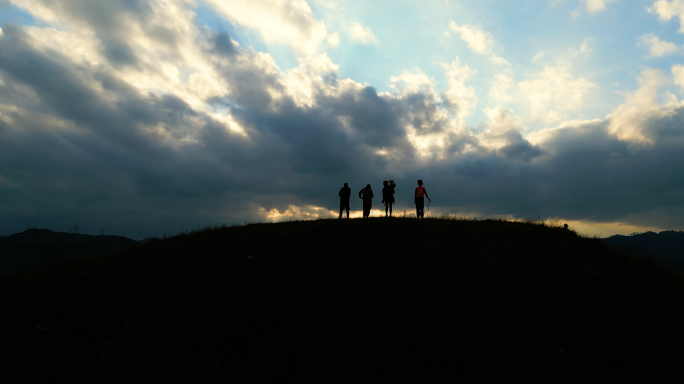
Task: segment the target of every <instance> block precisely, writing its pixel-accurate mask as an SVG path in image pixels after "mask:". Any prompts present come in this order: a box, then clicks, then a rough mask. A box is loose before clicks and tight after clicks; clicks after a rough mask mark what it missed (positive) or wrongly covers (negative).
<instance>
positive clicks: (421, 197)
mask: <svg viewBox="0 0 684 384" xmlns="http://www.w3.org/2000/svg"><path fill="white" fill-rule="evenodd" d="M426 197H427V198H428V201H430V202H432V199H430V196H428V193H427V190H425V187H423V180H418V187H416V191H415V192H414V193H413V204H415V205H416V217H417V218H419V219H422V218H424V217H425V198H426Z"/></svg>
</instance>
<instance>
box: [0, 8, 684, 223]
mask: <svg viewBox="0 0 684 384" xmlns="http://www.w3.org/2000/svg"><path fill="white" fill-rule="evenodd" d="M86 3H88V2H86V1H85V0H84V1H65V2H63V7H62V9H61V10H60V12H62V14H63V15H65V17H68V18H70V19H72V20H76V21H77V22H80V23H86V24H87V25H89V26H91V27H92V28H93V29H94V30H96V32H97V36H98V38H99V40H100V42H101V43H102V44H103V46H104V47H109V48H111V47H116V44H117V43H121V44H123V45H121V46H122V47H128V48H130V45H128V43H127V40H126V38H125V35H124V34H125V33H127V32H126V31H119V30H118V29H116V28H115V27H116V26H117V25H118V24H117V23H119V22H120V21H118V22H117V21H116V20H122V19H126V20H138V21H139V22H140V23H143V22H144V21H145V20H147V19H148V18H149V17H151V16H150V12H151V10H150V9H149V7H148V5H146V4H148V3H147V2H140V1H122V2H93V3H92V4H90V3H88V4H86ZM95 3H98V4H95ZM45 4H48V2H47V0H46V1H45ZM80 6H83V7H80ZM79 7H80V8H79ZM107 14H111V15H112V18H111V19H110V20H103V18H106V17H105V15H107ZM143 29H144V30H145V31H146V33H148V35H149V36H153V37H154V39H156V41H159V43H160V44H162V45H164V46H165V47H167V48H168V49H169V50H171V51H178V47H176V46H175V45H176V44H180V43H179V41H180V40H179V39H180V38H179V35H178V34H177V32H174V31H173V30H165V29H154V28H153V26H149V28H147V27H146V28H143ZM3 30H4V31H5V35H4V37H1V38H0V76H1V78H2V79H3V82H2V84H3V85H0V106H3V105H5V106H16V107H17V110H12V109H6V108H5V109H0V113H3V114H4V115H5V116H6V117H7V118H6V119H4V120H3V119H2V118H1V117H2V116H1V115H0V211H1V212H2V213H3V220H2V223H0V233H5V234H7V233H11V232H14V231H18V230H21V229H22V228H23V226H24V225H28V224H31V225H33V226H45V227H48V228H54V229H57V230H65V229H66V228H68V226H70V225H74V224H79V225H80V226H81V228H89V227H90V228H100V227H101V226H105V228H106V229H105V231H107V230H108V229H109V230H113V231H115V232H117V233H121V234H124V235H129V236H135V235H140V234H142V235H147V234H148V231H151V230H154V229H155V228H157V227H159V226H163V225H164V223H165V222H166V221H167V220H168V221H169V224H168V226H169V227H168V228H167V230H168V231H169V232H173V231H177V230H179V229H181V227H182V226H185V228H186V229H187V228H188V227H187V226H189V225H191V224H192V226H193V227H194V226H195V225H196V224H197V223H199V224H200V225H203V224H205V223H208V224H211V223H216V222H224V221H227V222H233V221H238V220H239V221H241V220H243V219H254V218H256V217H257V210H258V209H259V208H264V209H266V210H270V209H272V208H276V209H279V210H280V211H283V210H285V209H286V208H287V207H288V206H289V205H290V204H294V205H298V206H303V205H307V204H311V205H316V206H323V207H326V208H329V209H332V210H335V209H336V208H337V206H336V203H337V195H336V193H337V190H338V189H339V187H340V186H341V185H342V183H344V182H349V183H350V185H351V186H352V187H353V188H355V191H356V190H358V189H360V188H361V187H362V186H364V185H365V184H367V183H371V184H372V185H373V186H374V188H376V189H379V188H380V182H381V181H382V180H385V179H388V178H394V179H395V180H396V181H397V182H398V184H399V190H398V192H397V204H398V209H399V210H403V209H408V210H410V209H412V205H411V202H412V200H411V191H412V190H413V187H414V184H415V180H416V179H423V180H425V181H426V186H427V187H428V190H429V191H430V195H431V197H433V199H434V200H435V202H436V203H437V204H438V205H439V206H441V207H442V208H443V209H444V210H447V209H448V210H450V211H452V212H458V211H459V210H461V211H468V212H480V213H483V214H514V215H518V216H520V215H522V214H523V213H525V214H526V215H527V216H531V215H535V214H541V215H544V216H550V215H553V214H557V215H560V216H563V217H567V218H570V219H593V220H599V221H613V220H620V219H625V220H632V221H634V222H635V223H648V224H651V225H661V224H663V223H666V224H667V225H669V226H672V227H673V228H682V227H684V222H682V220H683V219H682V217H684V216H682V215H681V213H682V210H683V209H684V203H683V201H684V199H683V197H684V176H682V175H683V174H684V173H683V172H681V168H680V166H679V164H682V163H683V161H684V155H683V154H684V151H682V149H683V148H684V134H683V130H682V128H681V127H682V126H684V125H683V123H684V121H682V112H681V111H679V112H678V113H677V114H676V115H674V116H672V117H665V118H657V119H653V120H652V121H650V122H649V123H648V128H647V130H648V132H649V135H650V136H651V137H653V138H654V140H655V145H654V146H641V147H639V146H635V145H633V144H630V143H626V142H624V141H619V140H617V139H616V138H615V137H613V136H611V135H609V134H608V133H607V128H606V127H607V124H608V121H602V122H593V123H582V124H579V125H578V126H575V127H567V128H562V129H557V130H554V131H551V132H550V133H548V137H547V138H546V139H545V140H544V141H542V142H541V143H539V144H536V145H533V144H531V143H530V142H529V141H527V140H525V138H523V136H522V135H521V134H520V133H519V132H518V131H517V130H516V129H515V128H512V129H508V128H506V129H503V131H502V132H503V133H500V134H499V136H497V138H499V139H502V140H503V142H504V144H503V146H501V147H500V148H499V149H498V150H493V149H488V148H487V147H485V146H484V145H483V144H482V143H481V142H480V139H479V138H478V136H476V135H474V134H473V133H471V132H469V131H467V130H465V129H462V130H460V131H459V130H454V129H453V127H451V126H450V121H449V120H448V119H446V118H445V117H444V115H445V114H444V113H443V109H441V108H443V106H442V105H440V104H438V102H437V101H435V100H434V98H433V97H431V95H429V94H427V93H424V92H414V93H410V94H408V95H404V96H393V97H388V96H383V95H378V93H377V92H376V90H375V89H374V88H373V87H369V86H365V87H361V86H348V85H345V84H344V81H343V80H340V79H337V77H336V75H335V73H326V74H323V75H322V77H323V78H324V80H323V84H324V85H326V86H334V87H335V90H336V92H327V93H326V92H323V91H322V90H317V92H315V94H316V95H317V96H316V97H315V100H314V101H315V102H314V103H313V106H311V107H302V106H301V105H300V104H298V103H297V100H295V99H293V97H292V96H288V93H287V87H286V85H285V83H284V82H283V78H282V74H281V73H279V72H278V71H274V70H270V69H269V68H268V67H267V64H264V62H260V61H259V60H261V59H260V58H259V57H258V53H255V52H254V51H252V50H251V49H249V48H243V47H239V46H238V45H235V44H234V43H233V42H232V40H231V39H230V37H229V36H228V35H227V34H222V33H219V34H211V33H208V32H205V35H201V36H199V37H197V39H198V41H197V45H198V46H201V47H204V48H203V49H204V55H205V57H204V58H203V59H205V60H206V61H207V62H209V63H212V65H213V66H214V68H215V69H216V71H217V72H218V73H219V74H220V78H221V80H223V81H225V82H226V83H227V84H228V88H229V91H226V94H224V95H220V96H217V97H212V98H211V99H209V100H207V102H208V104H210V105H211V106H212V107H213V108H215V109H216V110H221V109H223V108H229V109H230V114H231V116H232V117H233V118H234V119H235V121H236V122H237V123H238V124H239V125H240V126H241V127H242V128H243V129H244V131H245V135H242V134H241V133H239V132H236V131H233V130H231V129H228V128H227V127H226V125H225V124H224V123H222V122H220V121H217V120H216V118H214V117H212V115H211V114H209V113H207V112H204V111H202V110H198V109H195V108H193V107H192V106H191V105H190V104H189V102H188V101H186V100H183V99H182V98H181V97H180V96H178V95H172V94H164V93H162V94H152V93H145V92H141V91H140V90H139V89H138V88H135V87H133V86H132V85H130V84H128V83H127V82H126V81H125V79H122V78H121V77H117V76H116V75H115V72H114V70H112V68H115V69H116V68H117V65H112V66H111V67H108V66H103V67H98V68H91V67H88V66H85V65H78V64H75V63H74V61H73V60H72V59H70V58H69V57H68V56H64V55H62V54H60V53H58V52H55V51H51V50H40V49H37V48H35V46H34V45H33V44H31V37H30V36H28V35H27V34H26V33H24V32H23V31H22V30H21V29H20V28H18V27H13V26H11V25H3ZM107 39H110V40H107ZM109 48H105V49H109ZM124 50H125V49H124ZM115 51H116V50H114V51H112V52H111V53H110V54H109V55H107V56H106V57H108V58H109V60H110V62H113V63H115V64H116V63H119V64H121V63H128V64H126V65H131V64H134V66H136V65H137V66H136V68H138V70H140V71H145V70H148V69H146V68H144V66H141V65H139V63H138V62H137V60H138V59H137V58H136V57H135V55H134V54H133V53H131V55H130V56H126V54H125V52H124V51H121V52H118V53H117V52H115ZM131 52H132V51H131ZM112 55H114V56H112ZM127 60H128V61H127ZM150 70H153V71H159V70H160V69H159V68H153V69H150ZM312 76H313V75H312ZM8 121H9V122H8ZM406 126H410V127H412V128H413V129H414V130H415V132H416V135H418V136H419V137H421V138H424V137H429V136H430V135H435V134H444V135H445V137H446V138H447V139H448V143H447V145H446V147H445V148H444V149H443V153H442V152H440V153H439V154H440V155H443V156H442V157H441V158H439V159H438V156H433V157H431V158H428V159H425V158H422V157H421V156H420V155H419V154H418V153H417V151H416V149H415V148H414V146H413V144H412V143H411V142H410V141H409V139H408V138H407V134H406ZM479 137H483V136H481V135H480V136H479ZM383 151H384V152H383ZM382 153H384V154H382ZM657 220H660V221H659V222H657ZM92 232H97V230H93V231H92ZM157 234H159V232H158V233H157Z"/></svg>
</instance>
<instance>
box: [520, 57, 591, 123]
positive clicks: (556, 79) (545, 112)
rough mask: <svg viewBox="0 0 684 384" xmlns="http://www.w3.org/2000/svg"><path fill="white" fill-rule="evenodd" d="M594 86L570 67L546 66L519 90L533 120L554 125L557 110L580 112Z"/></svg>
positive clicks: (521, 84) (522, 84) (523, 82)
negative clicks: (575, 76) (577, 75)
mask: <svg viewBox="0 0 684 384" xmlns="http://www.w3.org/2000/svg"><path fill="white" fill-rule="evenodd" d="M595 86H596V85H595V84H594V83H592V82H590V81H588V80H586V79H583V78H574V77H573V76H572V75H571V74H570V72H569V70H568V68H567V67H564V66H555V67H551V66H545V67H544V69H543V70H542V71H541V72H540V73H538V74H536V75H535V76H533V78H532V79H530V80H524V81H521V82H520V83H519V84H518V90H519V93H520V96H521V97H522V98H523V99H524V100H526V102H527V104H528V107H529V113H530V115H531V116H532V118H533V119H545V120H546V121H547V122H553V121H554V120H553V117H554V116H558V115H557V113H558V112H557V111H563V110H577V109H579V108H580V107H581V106H582V105H583V102H584V97H585V95H586V94H587V92H588V91H589V90H590V89H591V88H593V87H595ZM549 119H550V120H549Z"/></svg>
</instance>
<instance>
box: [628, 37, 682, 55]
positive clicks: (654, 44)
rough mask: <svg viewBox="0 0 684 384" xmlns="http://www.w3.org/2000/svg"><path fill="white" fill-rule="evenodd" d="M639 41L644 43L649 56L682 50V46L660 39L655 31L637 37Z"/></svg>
mask: <svg viewBox="0 0 684 384" xmlns="http://www.w3.org/2000/svg"><path fill="white" fill-rule="evenodd" d="M638 39H639V43H640V44H644V45H646V46H647V47H648V49H649V54H648V55H649V56H650V57H662V56H665V55H669V54H672V53H676V52H679V51H681V50H682V47H680V46H678V45H677V44H674V43H670V42H669V41H662V40H660V39H659V38H658V36H656V35H655V33H652V32H651V33H648V34H645V35H641V36H639V37H638Z"/></svg>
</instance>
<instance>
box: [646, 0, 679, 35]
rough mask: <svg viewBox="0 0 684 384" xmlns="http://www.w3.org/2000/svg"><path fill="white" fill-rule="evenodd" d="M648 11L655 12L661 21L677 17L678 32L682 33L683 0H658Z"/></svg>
mask: <svg viewBox="0 0 684 384" xmlns="http://www.w3.org/2000/svg"><path fill="white" fill-rule="evenodd" d="M646 9H647V10H648V12H649V13H655V14H656V15H658V18H659V19H660V20H662V21H670V20H672V18H674V17H679V22H680V27H679V32H680V33H684V0H672V1H668V0H658V1H656V2H655V3H653V5H652V6H651V7H649V8H646Z"/></svg>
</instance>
